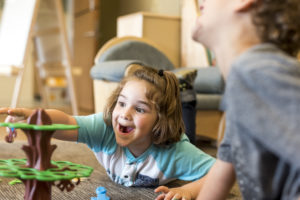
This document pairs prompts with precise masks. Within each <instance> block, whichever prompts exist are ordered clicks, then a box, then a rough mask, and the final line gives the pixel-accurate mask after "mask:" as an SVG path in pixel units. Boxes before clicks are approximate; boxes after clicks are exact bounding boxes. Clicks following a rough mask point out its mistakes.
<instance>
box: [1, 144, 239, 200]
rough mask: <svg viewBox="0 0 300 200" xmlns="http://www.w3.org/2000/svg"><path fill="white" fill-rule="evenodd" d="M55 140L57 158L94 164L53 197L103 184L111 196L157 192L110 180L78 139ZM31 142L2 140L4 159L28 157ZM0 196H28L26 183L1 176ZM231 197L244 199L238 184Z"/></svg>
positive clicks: (76, 198) (144, 199) (77, 197)
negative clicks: (26, 151) (77, 181)
mask: <svg viewBox="0 0 300 200" xmlns="http://www.w3.org/2000/svg"><path fill="white" fill-rule="evenodd" d="M51 143H52V144H56V145H57V148H56V150H55V151H54V153H53V156H52V160H54V161H70V162H73V163H77V164H82V165H87V166H90V167H93V168H94V171H93V173H92V174H91V176H90V177H89V178H88V179H86V180H83V181H82V182H81V183H80V184H79V185H77V186H76V187H75V189H74V190H73V191H71V192H66V191H64V192H61V191H60V190H59V189H58V188H56V187H52V200H70V199H72V200H87V199H91V197H95V196H96V193H95V190H96V188H97V187H99V186H103V187H105V188H106V190H107V195H108V196H109V197H110V198H111V200H123V199H124V200H125V199H126V200H148V199H149V200H150V199H152V200H153V199H155V197H156V196H157V194H156V193H154V191H153V190H154V188H142V187H138V188H135V187H130V188H128V187H124V186H122V185H119V184H116V183H114V182H112V181H111V180H110V178H109V177H108V176H107V174H106V172H105V170H104V169H103V168H102V166H101V165H100V164H99V163H98V161H97V160H96V158H95V156H94V154H93V153H92V151H91V150H90V149H89V148H88V147H87V146H86V145H84V144H77V143H74V142H65V141H59V140H52V141H51ZM24 144H27V142H25V141H15V142H14V143H12V144H8V143H6V142H4V141H0V159H11V158H25V154H24V152H23V151H22V150H21V147H22V145H24ZM0 179H1V181H0V199H1V200H19V199H20V200H21V199H24V186H23V184H16V185H9V184H8V182H9V181H11V180H12V179H8V178H3V177H0ZM184 183H186V182H184V181H179V180H178V181H174V182H172V183H170V184H168V186H169V187H176V186H179V185H182V184H184ZM227 199H229V200H238V199H241V197H240V195H239V191H238V188H237V187H236V186H235V187H234V188H233V190H232V191H231V193H230V195H229V196H228V198H227Z"/></svg>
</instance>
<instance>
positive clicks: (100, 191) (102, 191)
mask: <svg viewBox="0 0 300 200" xmlns="http://www.w3.org/2000/svg"><path fill="white" fill-rule="evenodd" d="M96 194H97V197H92V198H91V200H110V198H109V197H108V196H106V188H105V187H98V188H97V189H96Z"/></svg>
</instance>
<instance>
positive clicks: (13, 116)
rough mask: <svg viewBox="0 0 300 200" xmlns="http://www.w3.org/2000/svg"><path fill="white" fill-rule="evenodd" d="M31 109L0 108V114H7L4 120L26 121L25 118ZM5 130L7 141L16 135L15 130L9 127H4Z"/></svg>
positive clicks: (12, 121)
mask: <svg viewBox="0 0 300 200" xmlns="http://www.w3.org/2000/svg"><path fill="white" fill-rule="evenodd" d="M32 112H33V110H31V109H27V108H0V114H6V115H8V116H7V117H6V118H5V122H7V123H14V122H19V123H21V122H26V119H27V118H28V117H29V116H30V115H31V114H32ZM6 132H7V133H8V134H9V135H8V136H7V139H6V140H7V142H12V141H13V138H14V137H16V134H17V133H16V130H15V129H11V128H6Z"/></svg>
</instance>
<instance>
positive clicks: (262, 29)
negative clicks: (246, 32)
mask: <svg viewBox="0 0 300 200" xmlns="http://www.w3.org/2000/svg"><path fill="white" fill-rule="evenodd" d="M252 18H253V22H254V24H255V25H256V27H257V30H258V34H259V36H260V39H261V40H262V41H263V42H269V43H273V44H275V45H277V46H278V47H279V48H281V49H282V50H284V51H285V52H287V53H288V54H290V55H292V56H296V55H297V53H298V52H299V49H300V3H299V0H256V2H255V4H254V5H253V11H252Z"/></svg>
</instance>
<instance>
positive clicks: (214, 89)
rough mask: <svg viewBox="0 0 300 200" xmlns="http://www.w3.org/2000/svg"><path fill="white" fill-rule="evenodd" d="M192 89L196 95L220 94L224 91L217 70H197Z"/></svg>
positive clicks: (222, 81)
mask: <svg viewBox="0 0 300 200" xmlns="http://www.w3.org/2000/svg"><path fill="white" fill-rule="evenodd" d="M194 88H195V90H196V92H197V93H204V94H222V93H223V90H224V80H223V78H222V76H221V73H220V70H219V68H218V67H203V68H198V73H197V77H196V80H195V87H194Z"/></svg>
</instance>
